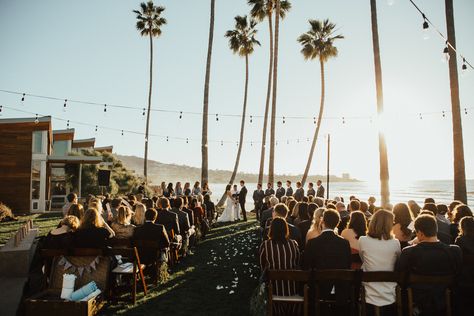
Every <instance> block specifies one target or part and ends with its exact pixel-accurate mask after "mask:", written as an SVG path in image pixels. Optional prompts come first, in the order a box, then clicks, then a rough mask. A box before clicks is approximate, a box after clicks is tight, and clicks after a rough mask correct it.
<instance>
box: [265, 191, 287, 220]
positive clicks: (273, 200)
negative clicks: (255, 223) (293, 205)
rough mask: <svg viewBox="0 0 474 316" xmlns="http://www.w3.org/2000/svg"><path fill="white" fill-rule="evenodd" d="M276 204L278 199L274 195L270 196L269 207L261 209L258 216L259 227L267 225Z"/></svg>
mask: <svg viewBox="0 0 474 316" xmlns="http://www.w3.org/2000/svg"><path fill="white" fill-rule="evenodd" d="M277 204H278V199H277V198H276V197H274V196H272V197H271V198H270V208H269V209H267V210H265V211H263V212H262V215H261V216H260V227H262V228H265V227H267V221H268V220H269V219H271V218H272V216H273V215H272V214H273V208H274V207H275V205H277ZM285 217H286V216H285Z"/></svg>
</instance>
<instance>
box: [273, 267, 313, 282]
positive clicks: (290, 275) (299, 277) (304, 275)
mask: <svg viewBox="0 0 474 316" xmlns="http://www.w3.org/2000/svg"><path fill="white" fill-rule="evenodd" d="M267 278H268V280H269V281H296V282H309V281H310V278H311V271H302V270H268V271H267Z"/></svg>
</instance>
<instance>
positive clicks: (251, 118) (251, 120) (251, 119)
mask: <svg viewBox="0 0 474 316" xmlns="http://www.w3.org/2000/svg"><path fill="white" fill-rule="evenodd" d="M252 122H253V117H252V115H250V123H252Z"/></svg>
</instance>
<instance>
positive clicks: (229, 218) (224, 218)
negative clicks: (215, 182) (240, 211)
mask: <svg viewBox="0 0 474 316" xmlns="http://www.w3.org/2000/svg"><path fill="white" fill-rule="evenodd" d="M231 187H232V186H231V185H230V184H228V185H227V186H226V188H225V195H227V200H226V207H225V210H224V212H222V214H221V216H220V217H219V218H218V219H217V222H218V223H223V222H233V221H235V220H236V219H237V218H236V214H235V213H236V212H235V207H236V206H235V205H236V204H237V205H238V201H237V200H235V199H234V197H233V196H232V195H233V194H235V193H234V192H232V191H231Z"/></svg>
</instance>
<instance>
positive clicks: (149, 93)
mask: <svg viewBox="0 0 474 316" xmlns="http://www.w3.org/2000/svg"><path fill="white" fill-rule="evenodd" d="M152 83H153V37H152V35H151V32H150V87H149V89H148V110H147V116H146V131H145V159H144V161H143V176H144V177H145V183H146V184H148V143H149V139H148V134H149V131H150V112H151V88H152Z"/></svg>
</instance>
